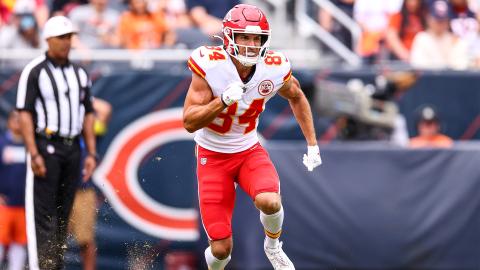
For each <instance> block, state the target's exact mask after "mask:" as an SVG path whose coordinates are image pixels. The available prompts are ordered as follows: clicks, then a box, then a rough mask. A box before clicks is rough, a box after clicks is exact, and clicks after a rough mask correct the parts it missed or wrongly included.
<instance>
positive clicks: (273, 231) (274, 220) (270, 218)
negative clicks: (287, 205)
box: [260, 207, 284, 248]
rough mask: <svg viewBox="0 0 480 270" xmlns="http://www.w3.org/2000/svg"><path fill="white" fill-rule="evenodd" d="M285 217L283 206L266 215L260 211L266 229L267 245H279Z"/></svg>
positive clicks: (271, 246)
mask: <svg viewBox="0 0 480 270" xmlns="http://www.w3.org/2000/svg"><path fill="white" fill-rule="evenodd" d="M283 217H284V214H283V207H282V208H280V210H279V211H278V212H276V213H274V214H271V215H266V214H264V213H263V212H262V211H260V221H261V222H262V224H263V228H264V229H265V234H266V237H265V239H266V244H267V247H270V248H274V247H276V246H277V245H278V243H279V241H278V238H279V237H280V234H281V233H282V224H283Z"/></svg>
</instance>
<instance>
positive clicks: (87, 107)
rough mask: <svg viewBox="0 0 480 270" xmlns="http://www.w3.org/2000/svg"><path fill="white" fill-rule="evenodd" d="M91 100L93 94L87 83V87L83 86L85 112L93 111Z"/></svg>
mask: <svg viewBox="0 0 480 270" xmlns="http://www.w3.org/2000/svg"><path fill="white" fill-rule="evenodd" d="M89 80H90V79H89ZM89 84H90V83H89ZM92 100H93V96H92V95H91V94H90V85H88V86H87V87H85V99H84V100H83V106H84V107H85V114H87V113H93V112H94V111H93V105H92Z"/></svg>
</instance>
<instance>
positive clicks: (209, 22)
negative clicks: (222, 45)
mask: <svg viewBox="0 0 480 270" xmlns="http://www.w3.org/2000/svg"><path fill="white" fill-rule="evenodd" d="M186 3H187V8H188V13H189V14H190V17H191V18H192V21H193V23H194V25H195V26H196V27H198V28H199V29H200V30H201V31H202V32H203V33H204V34H205V35H207V36H209V37H211V36H213V35H218V34H220V32H221V29H222V20H223V17H224V15H225V14H226V13H227V12H228V11H229V10H230V8H232V7H233V6H235V5H237V4H240V1H239V0H225V1H216V0H186Z"/></svg>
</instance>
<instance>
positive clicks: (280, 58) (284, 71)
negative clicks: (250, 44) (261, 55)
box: [264, 51, 292, 85]
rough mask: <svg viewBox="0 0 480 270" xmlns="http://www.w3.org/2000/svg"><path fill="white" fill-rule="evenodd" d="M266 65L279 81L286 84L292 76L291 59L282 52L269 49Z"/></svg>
mask: <svg viewBox="0 0 480 270" xmlns="http://www.w3.org/2000/svg"><path fill="white" fill-rule="evenodd" d="M264 61H265V65H266V66H267V67H268V69H270V70H271V74H272V76H273V78H274V80H275V81H276V82H277V83H280V84H282V85H283V84H285V83H286V82H288V81H289V80H290V78H291V77H292V66H291V64H290V60H288V58H287V57H286V56H285V55H284V54H283V53H281V52H278V51H269V52H268V53H267V56H266V57H265V59H264Z"/></svg>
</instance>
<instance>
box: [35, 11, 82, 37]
mask: <svg viewBox="0 0 480 270" xmlns="http://www.w3.org/2000/svg"><path fill="white" fill-rule="evenodd" d="M76 32H77V30H76V29H75V27H74V26H73V23H72V21H70V19H69V18H67V17H65V16H54V17H51V18H50V19H48V21H47V22H46V23H45V27H44V28H43V38H44V39H48V38H51V37H58V36H62V35H65V34H71V33H76Z"/></svg>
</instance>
